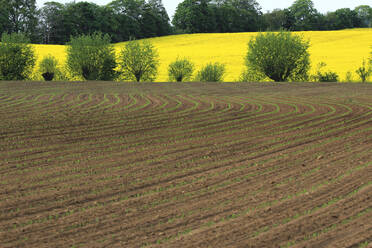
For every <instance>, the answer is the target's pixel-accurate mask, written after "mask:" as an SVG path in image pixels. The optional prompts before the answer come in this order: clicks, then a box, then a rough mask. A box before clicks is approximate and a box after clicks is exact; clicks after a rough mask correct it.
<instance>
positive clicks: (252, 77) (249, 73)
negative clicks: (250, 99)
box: [238, 68, 272, 82]
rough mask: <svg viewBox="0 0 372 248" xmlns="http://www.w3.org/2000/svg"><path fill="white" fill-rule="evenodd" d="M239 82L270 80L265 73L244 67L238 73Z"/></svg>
mask: <svg viewBox="0 0 372 248" xmlns="http://www.w3.org/2000/svg"><path fill="white" fill-rule="evenodd" d="M238 81H239V82H263V81H265V82H267V81H272V80H271V79H270V78H268V77H266V75H263V74H260V73H259V72H257V71H253V70H252V69H251V68H246V69H245V70H244V71H243V73H242V74H241V75H240V78H239V80H238Z"/></svg>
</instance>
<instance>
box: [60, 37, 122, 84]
mask: <svg viewBox="0 0 372 248" xmlns="http://www.w3.org/2000/svg"><path fill="white" fill-rule="evenodd" d="M116 66H117V64H116V61H115V49H114V46H113V45H112V44H111V39H110V37H109V36H108V35H107V34H106V35H103V34H102V33H94V34H92V35H81V36H78V37H71V41H70V42H69V43H68V47H67V70H68V71H69V73H70V74H71V76H72V77H76V78H79V79H84V80H103V81H112V80H115V79H116V78H117V76H118V73H117V72H116V71H115V68H116Z"/></svg>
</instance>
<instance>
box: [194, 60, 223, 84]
mask: <svg viewBox="0 0 372 248" xmlns="http://www.w3.org/2000/svg"><path fill="white" fill-rule="evenodd" d="M224 74H225V65H224V64H220V63H209V64H207V65H206V66H204V67H203V68H202V69H200V71H199V72H198V73H197V76H196V78H195V80H196V81H199V82H222V81H223V77H224Z"/></svg>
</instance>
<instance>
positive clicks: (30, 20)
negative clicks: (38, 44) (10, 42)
mask: <svg viewBox="0 0 372 248" xmlns="http://www.w3.org/2000/svg"><path fill="white" fill-rule="evenodd" d="M0 14H1V15H0V16H1V17H0V21H1V22H4V23H3V24H0V27H1V28H2V30H0V31H1V32H2V33H3V32H7V33H24V34H26V35H27V36H29V37H32V38H34V36H35V30H36V26H37V9H36V2H35V0H0Z"/></svg>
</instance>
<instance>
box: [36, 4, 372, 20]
mask: <svg viewBox="0 0 372 248" xmlns="http://www.w3.org/2000/svg"><path fill="white" fill-rule="evenodd" d="M48 1H51V0H36V2H37V5H38V6H39V7H42V6H43V4H44V3H45V2H48ZM53 1H55V2H60V3H68V2H72V1H73V0H53ZM85 1H87V2H91V3H96V4H98V5H105V4H108V3H109V2H112V0H85ZM256 1H257V2H258V3H259V4H260V6H261V7H262V11H263V12H264V13H265V12H266V11H271V10H273V9H276V8H280V9H284V8H288V7H289V6H291V5H292V3H293V2H294V0H256ZM181 2H183V0H163V4H164V6H165V8H166V9H167V12H168V15H169V17H170V18H171V19H172V16H173V15H174V12H175V10H176V8H177V5H178V4H179V3H181ZM313 2H314V5H315V8H316V9H317V10H318V11H319V12H321V13H327V12H328V11H335V10H337V9H341V8H351V9H354V8H355V7H356V6H359V5H369V6H372V0H313Z"/></svg>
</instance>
